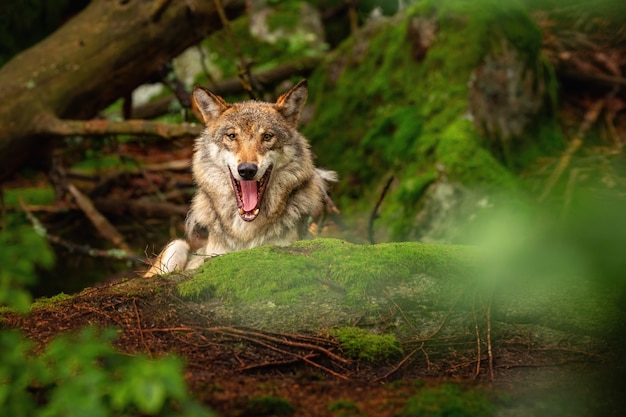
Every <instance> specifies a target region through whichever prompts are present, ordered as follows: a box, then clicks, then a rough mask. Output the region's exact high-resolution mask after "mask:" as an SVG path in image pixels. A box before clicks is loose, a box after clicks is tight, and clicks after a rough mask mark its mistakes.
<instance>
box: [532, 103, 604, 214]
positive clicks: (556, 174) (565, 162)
mask: <svg viewBox="0 0 626 417" xmlns="http://www.w3.org/2000/svg"><path fill="white" fill-rule="evenodd" d="M605 104H606V98H602V99H600V100H597V101H596V102H595V103H593V104H592V105H591V107H590V108H589V110H587V113H585V117H584V119H583V121H582V123H581V124H580V126H579V128H578V131H577V132H576V135H575V136H574V139H572V141H571V142H570V143H569V145H568V146H567V149H565V152H563V155H561V158H560V159H559V163H558V164H557V166H556V168H555V169H554V171H553V172H552V174H551V175H550V177H549V178H548V180H547V181H546V185H545V187H544V189H543V192H542V193H541V195H540V196H539V202H542V201H544V200H545V199H546V198H547V197H548V196H549V195H550V193H551V192H552V189H553V188H554V186H555V185H556V183H557V182H558V181H559V179H560V178H561V176H562V175H563V172H565V170H566V169H567V167H568V166H569V163H570V161H571V159H572V157H573V156H574V154H575V153H576V152H577V151H578V149H580V147H581V146H582V144H583V138H584V137H585V133H586V132H587V131H588V130H589V129H590V128H591V126H593V124H594V123H595V122H596V120H598V116H599V115H600V112H601V111H602V108H603V107H604V105H605Z"/></svg>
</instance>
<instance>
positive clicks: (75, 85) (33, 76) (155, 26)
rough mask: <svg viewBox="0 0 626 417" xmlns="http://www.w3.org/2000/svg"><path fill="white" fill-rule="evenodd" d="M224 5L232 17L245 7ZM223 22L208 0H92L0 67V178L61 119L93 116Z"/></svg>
mask: <svg viewBox="0 0 626 417" xmlns="http://www.w3.org/2000/svg"><path fill="white" fill-rule="evenodd" d="M221 4H223V6H224V7H225V9H226V11H227V12H228V13H229V15H231V16H234V15H236V14H238V13H241V12H242V11H243V7H244V2H243V1H240V0H232V1H221ZM220 27H221V23H220V19H219V15H218V13H217V11H216V9H215V2H213V1H210V0H203V1H196V2H193V4H191V3H189V2H184V1H174V2H169V1H166V2H157V1H151V0H131V1H107V0H94V1H92V2H91V3H90V4H89V6H87V7H86V8H85V9H84V10H83V11H82V12H80V13H79V14H78V15H76V16H75V17H74V18H72V19H71V20H70V21H68V22H67V23H66V24H64V25H63V26H62V27H61V28H59V29H58V30H57V31H56V32H54V33H53V34H52V35H50V36H49V37H48V38H46V39H45V40H43V41H42V42H40V43H38V44H36V45H34V46H33V47H31V48H29V49H28V50H26V51H24V52H22V53H21V54H19V55H17V56H16V57H15V58H13V59H12V60H11V61H10V62H8V63H7V64H6V65H5V66H3V67H2V68H0V96H2V97H3V100H2V102H1V103H0V167H1V168H0V179H1V178H4V177H6V176H8V175H10V174H11V173H13V172H14V171H15V170H16V169H19V168H20V167H21V166H22V164H24V162H26V161H28V160H29V159H35V158H36V157H37V156H38V154H37V151H39V150H41V149H42V148H46V147H47V145H49V142H50V133H52V134H59V133H58V129H59V120H60V119H77V120H86V119H90V118H92V117H94V116H95V115H96V114H97V113H98V111H100V110H102V109H103V108H105V107H106V106H108V105H109V104H111V103H112V102H113V101H115V100H116V99H118V98H119V97H125V96H126V95H128V94H129V93H130V92H131V91H132V90H133V89H134V88H135V87H137V86H138V85H140V84H142V83H144V82H146V81H147V80H148V79H149V78H150V76H152V75H153V74H155V73H157V72H158V71H159V70H160V69H161V68H162V66H163V65H164V64H166V63H167V62H168V61H169V60H170V59H171V58H173V57H175V56H176V55H178V54H179V53H180V52H182V51H183V50H184V49H185V48H187V47H189V46H190V45H193V44H194V43H196V42H198V41H199V40H201V39H202V38H203V37H204V36H206V35H207V34H209V33H211V32H213V31H215V30H217V29H219V28H220ZM87 133H88V132H87Z"/></svg>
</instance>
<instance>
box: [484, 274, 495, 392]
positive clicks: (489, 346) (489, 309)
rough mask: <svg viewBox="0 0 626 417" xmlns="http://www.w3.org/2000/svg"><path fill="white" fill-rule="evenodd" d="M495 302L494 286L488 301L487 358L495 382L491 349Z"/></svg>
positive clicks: (490, 375) (490, 376)
mask: <svg viewBox="0 0 626 417" xmlns="http://www.w3.org/2000/svg"><path fill="white" fill-rule="evenodd" d="M492 301H493V286H492V287H491V290H490V292H489V299H488V300H487V311H486V314H487V356H488V357H489V378H491V380H492V381H493V380H494V379H495V373H494V369H493V351H492V348H491V303H492Z"/></svg>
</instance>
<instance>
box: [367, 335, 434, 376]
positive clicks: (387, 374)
mask: <svg viewBox="0 0 626 417" xmlns="http://www.w3.org/2000/svg"><path fill="white" fill-rule="evenodd" d="M422 346H423V344H422ZM420 349H422V348H421V347H419V348H417V349H414V350H412V351H411V353H409V354H408V355H406V356H405V357H404V358H402V360H401V361H400V362H398V363H397V364H396V366H394V367H393V368H392V369H391V370H390V371H389V372H387V373H386V374H385V375H383V376H379V377H378V378H376V379H374V380H373V381H372V382H380V381H384V380H385V379H387V378H389V377H390V376H391V375H393V374H394V373H396V372H397V371H398V369H400V368H401V367H402V366H403V365H404V364H405V363H406V362H407V361H408V360H409V359H411V357H412V356H413V355H415V353H416V352H417V351H418V350H420Z"/></svg>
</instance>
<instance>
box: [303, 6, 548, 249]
mask: <svg viewBox="0 0 626 417" xmlns="http://www.w3.org/2000/svg"><path fill="white" fill-rule="evenodd" d="M418 21H419V22H422V23H416V22H418ZM424 22H430V24H432V25H434V26H435V27H436V28H437V29H436V35H435V38H434V40H433V42H432V44H431V45H429V48H428V49H427V51H426V52H425V56H423V57H422V58H416V57H415V55H414V49H413V47H414V45H413V44H412V43H413V42H415V41H416V35H414V29H413V28H414V26H412V25H415V24H429V23H424ZM503 39H505V40H506V41H507V42H508V44H509V45H512V46H513V47H514V48H515V49H516V51H517V52H518V54H519V56H520V57H522V59H523V60H524V62H525V65H526V66H527V67H528V69H529V70H530V71H533V73H535V74H536V77H535V78H536V79H537V80H541V81H543V83H544V85H545V86H546V90H547V91H546V95H547V96H548V97H549V98H548V99H547V101H549V102H551V103H552V105H553V104H554V100H555V97H556V83H555V82H554V80H555V77H554V73H553V71H552V70H551V68H550V66H549V65H548V64H547V63H546V61H545V59H544V58H543V57H542V56H541V52H540V48H541V31H540V30H539V28H538V27H537V25H536V24H535V23H534V21H533V20H532V19H531V17H530V15H529V13H528V12H527V11H526V10H525V8H524V6H523V4H522V3H521V2H518V1H513V2H499V1H497V0H480V1H477V2H467V1H462V0H449V1H445V2H440V1H434V0H433V1H420V2H418V3H417V4H415V5H414V6H413V7H412V8H411V9H410V10H409V11H408V12H407V13H406V14H405V15H404V16H399V17H395V18H393V19H389V20H387V21H383V22H378V23H376V24H375V25H373V26H370V27H367V28H366V29H365V30H364V31H363V33H361V34H360V35H359V36H358V37H357V38H356V39H355V38H351V39H349V40H348V41H346V42H345V43H344V44H342V45H340V47H339V48H338V49H337V50H336V52H335V53H334V54H333V55H332V56H331V57H330V58H329V59H328V60H327V62H326V63H325V64H324V65H323V66H321V67H320V68H319V69H318V70H316V71H315V72H314V74H313V75H312V77H311V78H310V81H311V83H310V84H311V94H310V96H311V97H312V98H313V100H314V104H315V107H316V113H315V119H314V121H313V123H311V124H309V125H308V126H306V127H305V128H304V132H305V134H306V135H307V137H308V138H309V139H310V140H311V142H312V144H313V147H314V149H315V150H316V153H317V154H318V164H319V165H321V166H325V167H330V168H332V169H335V170H337V171H338V173H339V176H340V178H341V179H342V181H341V182H340V183H339V184H338V185H337V186H336V187H335V189H334V195H335V199H336V200H337V203H338V204H339V205H340V206H341V207H342V210H343V211H344V213H349V214H358V212H359V211H362V212H365V211H370V210H371V204H372V202H374V201H376V199H377V198H378V195H379V193H380V189H381V187H382V183H383V182H384V181H386V179H387V178H388V177H389V175H390V174H393V175H394V176H395V177H396V179H397V180H398V181H396V183H394V187H393V188H392V189H391V190H390V191H389V193H388V194H387V195H386V197H385V202H384V205H385V206H386V207H387V208H388V210H387V209H385V214H387V213H391V215H390V216H389V215H383V216H382V217H381V219H380V220H379V222H380V223H382V224H383V225H385V224H386V225H387V226H388V227H391V228H392V229H396V230H397V231H398V233H394V236H395V237H396V238H400V239H402V238H403V233H402V232H401V231H400V230H399V229H401V228H403V227H405V226H406V225H409V224H411V222H413V219H414V218H415V213H416V210H418V209H419V207H418V205H417V204H416V203H417V202H418V200H419V198H420V197H421V196H422V193H423V191H424V189H425V186H427V185H428V184H429V183H430V182H432V181H433V179H434V178H436V175H437V174H436V173H437V167H438V166H440V165H444V166H445V169H446V174H447V176H448V178H449V179H450V180H451V181H454V182H460V183H462V184H463V185H467V186H472V187H473V186H479V187H485V188H492V189H493V188H497V187H504V188H506V189H511V188H512V189H521V188H523V187H520V184H519V182H517V181H515V180H514V179H513V178H514V172H513V171H512V168H515V169H523V168H524V167H526V166H528V164H530V163H531V162H532V159H533V158H534V157H536V156H537V155H538V154H540V153H541V152H543V151H545V150H546V149H547V148H552V149H554V147H556V146H554V145H549V146H547V147H546V146H544V145H543V144H542V142H544V141H547V142H549V143H551V144H558V143H560V141H559V140H558V138H556V136H558V135H556V134H555V131H554V130H550V131H547V130H543V131H541V132H538V130H541V128H536V127H534V126H532V127H531V128H530V129H529V130H528V132H526V134H527V136H526V137H525V138H523V139H521V140H519V141H517V142H515V144H514V145H515V149H513V152H511V154H512V155H513V159H514V160H513V161H506V163H505V162H504V161H500V160H499V159H498V158H497V156H493V155H492V153H491V152H490V149H489V148H488V147H486V145H487V141H486V140H485V139H484V138H482V137H481V136H480V134H479V133H478V131H477V129H476V127H475V126H474V125H473V123H472V122H470V121H469V120H468V118H467V112H468V109H469V92H468V83H469V81H470V79H471V77H472V75H473V73H474V71H475V69H476V68H478V67H479V66H480V65H481V64H482V63H484V60H485V57H486V56H487V55H489V54H495V55H497V54H498V52H499V51H501V49H502V40H503ZM541 122H543V121H541ZM541 124H543V123H541ZM539 125H540V124H538V126H539ZM537 133H540V134H539V135H538V136H537V135H536V134H537ZM553 146H554V147H553ZM527 148H528V151H527ZM509 162H511V163H510V164H509ZM367 202H369V204H367Z"/></svg>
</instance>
